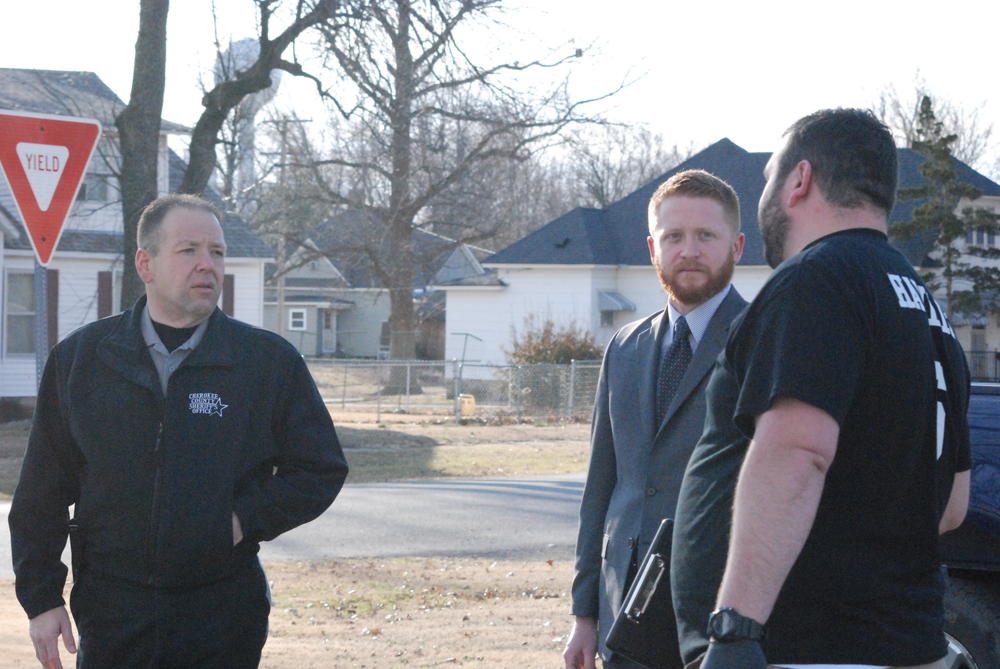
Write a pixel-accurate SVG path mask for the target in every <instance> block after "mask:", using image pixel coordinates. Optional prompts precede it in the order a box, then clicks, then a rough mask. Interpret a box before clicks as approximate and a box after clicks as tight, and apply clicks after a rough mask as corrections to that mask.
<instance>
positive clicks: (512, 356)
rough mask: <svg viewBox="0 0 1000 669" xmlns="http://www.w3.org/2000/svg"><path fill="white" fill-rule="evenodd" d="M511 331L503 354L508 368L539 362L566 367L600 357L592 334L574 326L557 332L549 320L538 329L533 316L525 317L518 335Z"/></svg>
mask: <svg viewBox="0 0 1000 669" xmlns="http://www.w3.org/2000/svg"><path fill="white" fill-rule="evenodd" d="M511 330H512V332H511V342H512V346H511V349H510V350H506V351H504V353H505V354H506V355H507V362H509V363H510V364H512V365H529V364H536V363H543V362H547V363H553V364H560V365H568V364H569V363H570V362H572V361H573V360H599V359H600V358H601V348H600V347H599V346H598V345H597V344H596V343H595V342H594V337H593V335H591V334H590V333H588V332H585V331H584V330H582V329H581V328H579V327H577V325H576V324H575V323H573V324H570V325H568V326H566V327H565V328H562V329H559V328H557V327H556V325H555V323H553V322H552V321H551V320H546V321H545V322H544V323H542V324H541V326H538V325H537V324H536V323H535V319H534V318H533V317H528V318H526V319H525V321H524V330H523V332H522V333H520V334H518V332H517V329H516V328H511Z"/></svg>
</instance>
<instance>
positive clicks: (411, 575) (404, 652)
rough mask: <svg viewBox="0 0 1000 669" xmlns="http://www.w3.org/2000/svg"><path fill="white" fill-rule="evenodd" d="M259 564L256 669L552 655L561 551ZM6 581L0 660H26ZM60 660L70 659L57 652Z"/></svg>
mask: <svg viewBox="0 0 1000 669" xmlns="http://www.w3.org/2000/svg"><path fill="white" fill-rule="evenodd" d="M265 569H266V570H267V574H268V577H269V579H270V581H271V583H272V592H273V596H274V607H273V609H272V610H271V617H270V626H271V631H270V636H269V638H268V641H267V645H266V646H265V647H264V655H263V660H262V662H261V667H263V668H265V669H341V668H343V669H376V668H381V667H413V668H414V669H416V668H418V667H470V668H471V667H491V668H496V669H503V668H507V667H509V668H511V669H514V668H518V669H523V668H531V669H536V668H543V667H553V668H555V667H561V666H562V660H561V658H560V653H561V652H562V648H563V646H564V645H565V642H566V634H567V633H568V632H569V624H570V618H569V615H568V614H567V611H568V610H569V599H568V590H569V584H570V579H571V565H570V564H569V562H565V561H563V562H552V563H549V562H546V561H539V562H510V561H504V562H494V561H492V560H471V559H438V558H435V559H427V560H425V559H417V560H413V559H410V560H397V559H393V560H344V561H338V562H331V563H304V562H277V563H269V564H266V565H265ZM13 590H14V588H13V584H12V583H11V582H10V581H0V658H3V660H0V663H2V666H3V667H4V668H7V667H11V668H14V667H33V666H38V664H37V661H36V660H35V658H34V654H33V651H32V650H31V644H30V642H29V640H28V632H27V627H28V626H27V621H26V620H25V619H24V615H23V613H22V612H21V610H20V608H19V607H18V606H17V602H16V601H15V599H14V592H13ZM67 594H68V593H67ZM63 666H64V667H66V668H67V669H68V668H69V667H72V666H73V658H72V656H71V655H69V654H68V653H65V652H64V653H63Z"/></svg>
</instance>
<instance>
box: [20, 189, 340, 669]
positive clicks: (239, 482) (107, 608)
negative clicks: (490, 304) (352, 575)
mask: <svg viewBox="0 0 1000 669" xmlns="http://www.w3.org/2000/svg"><path fill="white" fill-rule="evenodd" d="M219 220H220V216H219V214H218V212H217V211H216V210H215V208H214V207H213V206H212V205H211V204H210V203H209V202H207V201H205V200H202V199H201V198H197V197H194V196H190V195H166V196H163V197H160V198H159V199H157V200H155V201H154V202H152V203H151V204H150V205H149V206H147V207H146V208H145V209H144V210H143V213H142V215H141V217H140V219H139V229H138V246H139V249H138V251H137V252H136V255H135V265H136V270H137V272H138V274H139V276H140V277H141V278H142V281H143V282H144V283H145V284H146V295H145V297H143V298H141V299H140V300H139V301H138V302H136V304H135V306H133V307H132V309H131V310H129V311H127V312H125V313H123V314H120V315H117V316H113V317H111V318H105V319H103V320H100V321H97V322H95V323H91V324H89V325H86V326H84V327H82V328H80V329H79V330H77V331H76V332H74V333H73V334H71V335H70V336H69V337H67V338H66V339H65V340H63V341H62V342H60V343H59V344H58V345H57V346H56V347H55V348H54V349H53V350H52V353H51V354H50V355H49V358H48V361H47V363H46V366H45V372H44V374H43V378H42V383H41V387H40V388H39V391H38V398H37V404H36V409H35V416H34V422H33V424H32V428H31V434H30V436H29V439H28V449H27V452H26V454H25V457H24V463H23V465H22V469H21V478H20V481H19V482H18V486H17V489H16V491H15V493H14V499H13V502H12V504H11V509H10V514H9V523H10V532H11V552H12V554H13V559H14V573H15V575H16V585H15V589H16V592H17V597H18V600H19V601H20V603H21V605H22V606H23V607H24V610H25V611H26V612H27V614H28V617H29V619H30V622H29V632H30V635H31V639H32V643H33V644H34V646H35V654H36V657H37V658H38V660H39V662H40V663H41V664H42V665H43V666H45V667H50V668H51V667H57V668H59V667H61V666H62V665H61V662H60V659H59V649H58V639H59V637H60V636H62V638H63V643H64V645H65V646H66V647H67V649H68V650H69V651H70V652H74V651H76V644H75V641H74V639H73V632H72V628H71V626H70V621H69V616H68V614H67V612H66V608H65V605H64V604H65V602H64V600H63V597H62V591H63V587H64V584H65V580H66V573H67V568H66V567H65V566H64V565H63V564H62V562H61V560H60V556H61V553H62V549H63V546H64V545H65V543H66V537H67V534H68V535H69V536H70V543H71V550H72V557H73V560H72V562H73V581H74V582H73V590H72V595H71V597H70V607H71V609H72V612H73V617H74V619H75V620H76V624H77V629H78V631H79V633H80V644H79V654H78V656H77V664H78V666H79V667H81V668H83V669H90V668H93V669H97V668H109V669H110V668H113V667H159V666H190V667H200V668H207V667H217V668H219V669H222V668H224V667H226V668H244V667H256V666H257V665H258V663H259V660H260V654H261V648H262V647H263V645H264V641H265V640H266V637H267V617H268V613H269V611H270V601H269V599H270V596H269V591H268V586H267V581H266V578H265V576H264V573H263V571H262V570H261V566H260V562H259V561H258V559H257V551H258V549H259V542H260V541H264V540H270V539H273V538H275V537H276V536H278V535H279V534H281V533H283V532H286V531H288V530H290V529H292V528H293V527H296V526H297V525H300V524H302V523H305V522H307V521H309V520H311V519H313V518H315V517H316V516H318V515H319V514H321V513H322V512H323V511H324V510H325V509H326V508H327V507H328V506H329V505H330V503H331V502H332V501H333V499H334V497H336V495H337V493H338V492H339V491H340V488H341V486H342V485H343V483H344V479H345V477H346V475H347V464H346V462H345V461H344V457H343V453H342V451H341V447H340V443H339V442H338V440H337V435H336V432H335V430H334V427H333V423H332V422H331V420H330V415H329V412H328V411H327V410H326V407H325V405H324V404H323V400H322V398H321V397H320V396H319V393H318V392H317V390H316V386H315V384H314V383H313V380H312V377H311V376H310V374H309V370H308V369H307V368H306V365H305V363H304V361H303V359H302V356H301V355H299V354H298V352H297V351H296V350H295V349H294V348H293V347H292V346H291V345H290V344H289V343H288V342H287V341H285V340H284V339H282V338H281V337H279V336H278V335H275V334H273V333H270V332H267V331H264V330H260V329H257V328H254V327H251V326H249V325H246V324H244V323H241V322H239V321H236V320H233V319H231V318H229V317H228V316H226V315H225V314H223V313H222V312H221V311H220V310H219V308H218V307H217V303H218V300H219V295H220V293H221V290H222V283H223V277H224V271H225V270H224V264H225V253H226V242H225V239H224V236H223V231H222V226H221V225H220V224H219ZM74 504H75V510H74V514H73V518H72V519H70V517H69V513H68V507H69V506H70V505H74Z"/></svg>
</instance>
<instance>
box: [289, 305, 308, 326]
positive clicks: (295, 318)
mask: <svg viewBox="0 0 1000 669" xmlns="http://www.w3.org/2000/svg"><path fill="white" fill-rule="evenodd" d="M288 329H289V330H305V329H306V310H305V309H289V310H288Z"/></svg>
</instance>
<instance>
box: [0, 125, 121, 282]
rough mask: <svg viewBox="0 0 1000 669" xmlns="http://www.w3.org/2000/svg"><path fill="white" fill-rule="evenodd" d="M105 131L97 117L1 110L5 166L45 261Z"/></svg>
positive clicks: (0, 159)
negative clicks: (94, 118)
mask: <svg viewBox="0 0 1000 669" xmlns="http://www.w3.org/2000/svg"><path fill="white" fill-rule="evenodd" d="M100 134H101V124H100V123H98V122H97V121H95V120H93V119H86V118H73V117H70V116H49V115H44V114H29V113H27V112H16V111H3V110H0V169H2V170H3V172H4V174H6V175H7V183H8V184H10V190H11V192H12V193H13V194H14V202H15V204H17V210H18V213H20V214H21V220H23V221H24V224H25V227H27V228H28V237H29V238H30V239H31V246H32V248H34V249H35V257H36V258H38V262H39V263H40V264H42V265H48V264H49V261H50V260H51V259H52V252H53V251H55V248H56V244H58V243H59V237H60V236H61V235H62V229H63V223H65V222H66V217H67V216H68V215H69V208H70V207H71V206H72V204H73V200H75V199H76V192H77V191H78V190H79V189H80V182H81V181H82V180H83V174H84V172H85V171H86V170H87V163H88V162H90V155H91V154H92V153H93V152H94V146H96V144H97V138H98V137H99V136H100Z"/></svg>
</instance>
